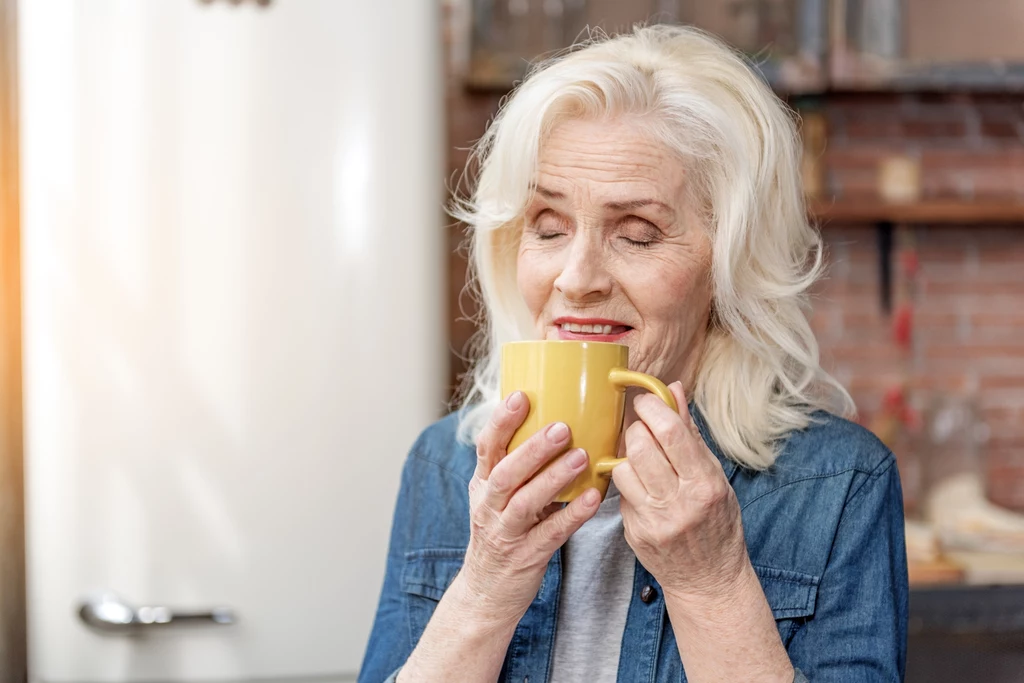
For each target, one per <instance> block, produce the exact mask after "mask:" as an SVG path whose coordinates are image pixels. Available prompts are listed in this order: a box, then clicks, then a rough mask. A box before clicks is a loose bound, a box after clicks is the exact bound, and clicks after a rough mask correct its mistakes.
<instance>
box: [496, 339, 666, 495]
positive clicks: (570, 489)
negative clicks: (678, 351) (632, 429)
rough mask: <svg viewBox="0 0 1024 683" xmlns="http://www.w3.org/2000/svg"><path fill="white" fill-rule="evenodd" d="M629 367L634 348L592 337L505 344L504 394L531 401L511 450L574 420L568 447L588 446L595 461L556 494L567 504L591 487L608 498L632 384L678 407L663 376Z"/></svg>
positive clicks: (512, 442) (509, 446)
mask: <svg viewBox="0 0 1024 683" xmlns="http://www.w3.org/2000/svg"><path fill="white" fill-rule="evenodd" d="M628 367H629V347H627V346H624V345H622V344H612V343H608V342H589V341H522V342H510V343H508V344H504V345H503V346H502V348H501V395H502V397H507V396H508V395H509V394H511V393H512V392H513V391H522V392H523V393H524V394H526V397H527V398H528V399H529V400H530V413H529V415H527V417H526V421H525V422H524V423H523V425H522V426H521V427H520V428H519V429H518V430H517V431H516V433H515V434H514V435H513V436H512V441H511V442H510V443H509V445H508V451H509V452H511V451H512V450H513V449H515V448H517V447H518V446H520V445H521V444H522V443H523V442H524V441H526V440H527V439H528V438H530V437H531V436H533V435H534V434H536V433H537V432H538V431H540V430H541V429H543V428H544V427H545V426H547V425H548V424H550V423H552V422H564V423H565V424H567V425H569V429H570V430H571V432H572V439H571V441H570V442H569V446H568V448H582V449H583V450H584V451H586V452H587V455H588V456H589V458H590V464H589V465H588V466H587V469H586V470H584V471H583V472H582V473H581V474H580V475H579V476H578V477H577V478H576V480H575V481H573V482H572V483H571V484H570V485H569V486H567V487H565V488H564V489H563V490H562V491H561V492H560V493H559V494H558V497H557V498H555V500H556V501H558V502H563V503H567V502H569V501H571V500H573V499H574V498H576V497H577V496H579V495H581V494H582V493H583V492H584V491H586V490H587V489H588V488H596V489H597V490H598V491H600V492H601V498H602V499H603V498H604V496H605V494H606V493H607V492H608V482H609V479H610V476H611V472H612V469H613V468H614V467H615V466H616V465H618V464H620V463H623V462H625V461H626V459H625V458H618V457H616V456H617V455H618V447H619V436H620V434H621V432H622V418H623V415H624V409H625V405H626V387H642V388H644V389H647V390H648V391H650V392H651V393H652V394H655V395H656V396H657V397H658V398H660V399H661V400H662V401H664V402H665V403H666V404H668V406H669V407H671V408H672V410H678V408H677V407H676V402H675V399H674V398H672V394H671V392H669V390H668V388H667V387H666V386H665V385H664V384H662V382H661V381H659V380H657V379H655V378H654V377H651V376H650V375H645V374H644V373H642V372H634V371H632V370H629V369H627V368H628Z"/></svg>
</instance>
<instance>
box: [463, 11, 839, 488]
mask: <svg viewBox="0 0 1024 683" xmlns="http://www.w3.org/2000/svg"><path fill="white" fill-rule="evenodd" d="M618 116H629V117H630V119H631V120H636V121H638V123H639V125H642V126H645V128H646V130H647V131H648V133H649V134H651V135H652V136H653V137H654V139H656V140H658V141H659V142H661V143H662V144H664V145H665V146H666V147H667V148H668V149H670V150H673V151H675V152H676V153H677V154H678V155H680V157H681V158H682V159H684V160H686V161H685V163H686V165H687V172H688V174H689V175H688V177H690V178H692V179H693V183H692V187H691V189H690V192H689V194H690V196H689V197H688V198H687V199H688V201H691V202H693V206H694V207H695V208H696V209H697V213H698V215H699V217H700V220H701V223H702V224H703V227H704V229H706V230H707V232H708V235H709V237H710V239H711V242H712V267H711V278H712V291H713V293H712V305H711V309H712V314H711V319H710V321H709V327H708V333H707V336H706V340H705V345H704V348H703V351H702V354H701V358H700V359H699V363H698V367H697V372H696V384H695V386H694V388H693V396H692V399H693V400H694V402H695V403H696V405H697V407H698V408H699V409H700V412H701V414H702V415H703V417H704V420H705V421H706V423H707V426H708V428H709V430H710V433H711V436H712V437H713V438H714V440H715V442H716V443H717V444H718V446H719V447H720V448H721V449H722V451H723V452H724V453H725V454H726V455H727V456H728V457H730V458H732V459H733V460H735V461H736V462H737V463H739V464H741V465H743V466H746V467H748V468H752V469H765V468H767V467H770V466H771V464H772V463H773V462H774V461H775V458H776V457H777V455H778V450H779V444H780V441H781V440H782V439H783V438H784V437H785V435H786V434H787V433H788V432H790V431H791V430H796V429H803V428H805V427H807V426H808V425H809V424H810V423H811V421H812V419H813V413H814V412H816V411H818V410H833V411H835V412H841V413H844V414H848V413H851V412H852V411H853V410H854V407H853V401H852V399H851V398H850V395H849V394H848V393H847V392H846V390H845V389H844V388H843V387H842V385H841V384H840V383H839V382H838V381H837V380H835V379H834V378H833V377H831V376H830V375H829V374H827V373H826V372H825V371H824V370H822V368H821V366H820V364H819V357H818V343H817V340H816V339H815V338H814V333H813V332H812V331H811V327H810V324H809V323H808V320H807V311H808V309H809V301H808V288H809V287H810V286H811V285H812V283H813V282H814V281H815V280H816V279H817V278H818V277H820V276H821V275H822V271H823V258H822V243H821V238H820V236H819V234H818V232H817V231H816V230H815V229H814V228H813V227H812V226H811V225H810V224H809V222H808V218H807V213H806V207H805V204H804V198H803V193H802V186H801V182H800V149H801V148H800V143H799V138H798V135H797V130H796V125H795V122H794V118H793V116H791V113H790V112H789V110H788V109H787V108H786V107H785V106H784V105H783V104H782V103H781V102H780V101H779V99H778V98H777V97H776V96H775V94H774V93H773V92H772V91H771V89H770V88H769V87H768V86H767V85H766V84H765V83H764V82H763V81H762V80H761V78H760V77H759V76H758V75H757V74H755V73H754V71H753V69H752V68H751V66H750V65H749V64H748V63H747V62H746V61H745V60H744V58H743V57H741V56H740V55H739V54H737V53H736V52H734V51H733V50H732V49H730V48H728V47H726V46H725V45H724V44H722V43H721V42H720V41H719V40H717V39H715V38H713V37H712V36H710V35H708V34H706V33H703V32H701V31H698V30H696V29H693V28H686V27H678V26H673V27H669V26H652V27H638V28H635V29H634V30H633V31H632V32H630V33H626V34H623V35H619V36H615V37H612V38H604V37H602V38H598V39H596V40H590V41H587V42H586V43H585V44H581V45H578V46H576V47H574V48H572V49H571V50H569V51H568V52H567V53H566V54H564V55H561V56H559V57H556V58H554V59H551V60H549V61H547V62H544V63H542V64H540V65H538V66H537V67H535V68H534V69H533V70H532V72H531V73H530V75H529V76H528V77H527V78H526V79H525V81H524V82H523V83H522V84H521V85H520V86H519V87H518V88H517V89H516V91H515V92H514V93H513V95H512V96H511V97H510V98H509V99H508V101H507V102H506V103H505V104H504V106H503V107H502V109H501V111H500V113H499V114H498V115H497V117H496V118H495V120H494V121H493V122H492V123H491V125H490V126H489V127H488V130H487V132H486V134H485V135H484V136H483V138H481V140H480V141H479V142H478V143H477V145H476V147H475V149H474V151H473V156H472V158H471V162H470V164H471V165H472V164H476V166H477V168H478V175H477V178H476V185H475V187H474V189H473V192H472V195H471V196H470V197H469V198H468V199H463V200H457V201H456V203H455V205H454V208H453V211H452V213H453V215H454V216H455V217H456V218H458V219H459V220H462V221H463V222H464V223H465V224H466V225H467V226H468V227H469V230H470V233H469V234H470V260H471V268H472V271H471V272H472V273H473V274H474V276H475V281H474V280H472V279H471V283H475V285H476V286H477V290H476V292H477V294H478V296H479V300H480V303H481V304H482V306H481V308H482V311H481V313H482V320H480V321H479V322H480V323H481V327H480V330H479V332H478V336H477V338H476V339H475V341H474V345H473V346H472V347H471V351H470V353H471V360H472V361H473V366H472V370H471V372H470V374H469V375H467V377H466V379H465V381H464V387H463V392H462V397H461V398H462V406H463V407H462V415H461V420H460V423H459V439H460V440H461V441H463V442H469V443H472V442H473V441H475V439H476V436H477V435H478V434H479V432H480V430H481V429H482V427H483V425H484V424H485V423H486V421H487V419H488V417H489V415H490V413H491V412H492V411H493V410H494V408H495V407H496V406H497V404H498V401H499V400H500V396H499V380H498V377H499V372H498V371H499V356H500V353H499V350H500V348H501V345H502V344H503V343H505V342H510V341H515V340H521V339H528V338H532V337H534V336H535V334H536V333H535V332H534V331H533V324H532V321H531V318H530V316H529V314H528V311H527V309H526V305H525V303H524V301H523V299H522V297H521V295H520V294H519V291H518V287H517V285H516V257H517V252H518V244H519V239H520V234H521V229H522V221H523V213H524V211H525V209H526V206H527V205H528V203H529V201H530V199H531V194H532V192H533V191H534V182H535V171H536V166H537V157H538V149H539V148H540V146H541V145H542V144H543V142H544V140H545V137H546V136H547V135H548V133H549V132H550V131H551V130H552V128H553V127H554V126H555V125H557V124H558V123H560V122H562V121H565V120H570V119H584V118H586V119H595V118H612V117H618Z"/></svg>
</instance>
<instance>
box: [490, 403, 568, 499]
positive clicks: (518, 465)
mask: <svg viewBox="0 0 1024 683" xmlns="http://www.w3.org/2000/svg"><path fill="white" fill-rule="evenodd" d="M570 438H571V434H570V432H569V427H568V425H566V424H565V423H564V422H555V423H554V424H550V425H548V426H547V427H546V428H545V429H542V430H540V431H539V432H537V433H536V434H534V435H533V436H531V437H530V438H529V439H527V440H526V441H525V442H524V443H523V444H522V445H521V446H519V448H516V449H515V450H513V451H512V452H511V453H509V454H508V455H506V456H505V457H504V458H502V459H501V462H499V463H498V464H497V465H495V466H494V468H493V469H492V470H491V476H490V477H488V478H487V494H486V496H485V497H484V502H485V504H486V505H488V506H489V507H491V508H492V509H494V510H504V509H505V506H506V505H508V502H509V500H511V498H512V496H513V495H514V494H515V493H516V491H517V490H518V489H519V488H520V487H521V486H523V484H525V483H526V482H527V481H529V480H530V478H531V477H532V476H533V475H534V474H536V473H537V471H538V470H539V469H540V468H541V467H542V466H543V465H545V464H546V463H547V462H548V461H550V460H551V459H552V458H554V457H555V456H556V455H558V454H559V453H561V452H562V451H564V450H565V448H566V446H568V445H569V439H570ZM583 465H584V466H586V459H585V458H584V462H583ZM580 469H582V467H581V468H580ZM557 493H558V491H555V493H552V494H551V495H550V496H549V497H548V499H547V500H545V501H543V503H541V505H540V506H539V507H543V506H544V505H547V504H548V503H550V502H551V499H552V498H554V497H555V494H557Z"/></svg>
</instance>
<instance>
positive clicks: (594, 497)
mask: <svg viewBox="0 0 1024 683" xmlns="http://www.w3.org/2000/svg"><path fill="white" fill-rule="evenodd" d="M600 500H601V494H600V493H598V492H597V489H587V491H586V492H585V493H584V494H583V504H584V505H586V506H587V507H590V506H591V505H596V504H597V503H598V501H600Z"/></svg>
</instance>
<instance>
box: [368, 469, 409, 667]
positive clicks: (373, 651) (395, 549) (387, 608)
mask: <svg viewBox="0 0 1024 683" xmlns="http://www.w3.org/2000/svg"><path fill="white" fill-rule="evenodd" d="M415 461H416V458H415V457H412V456H410V457H409V458H408V459H407V460H406V462H405V466H404V468H403V469H402V484H401V487H400V488H399V491H398V502H397V503H396V504H395V515H394V518H393V521H392V523H391V541H390V543H389V546H388V559H387V567H386V569H385V571H384V587H383V588H382V589H381V593H380V601H379V602H378V605H377V616H376V617H375V618H374V621H373V629H372V630H371V631H370V642H369V643H368V644H367V646H366V653H365V654H364V655H363V664H362V666H361V667H360V668H359V678H358V683H390V682H391V681H394V679H395V677H396V676H397V673H398V671H397V670H398V669H399V668H401V666H402V665H403V664H405V660H407V659H408V658H409V655H410V654H412V643H411V642H410V638H409V628H408V624H407V623H406V604H405V598H404V595H403V593H402V590H401V586H400V584H399V581H400V578H401V576H400V574H401V571H402V562H403V561H404V559H405V552H406V550H407V547H408V545H409V538H410V537H409V533H410V529H411V525H412V515H411V514H410V513H411V508H412V505H411V499H412V498H413V497H414V496H415V491H414V489H413V486H414V483H415V481H416V476H415V473H414V472H413V469H414V467H415Z"/></svg>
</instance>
